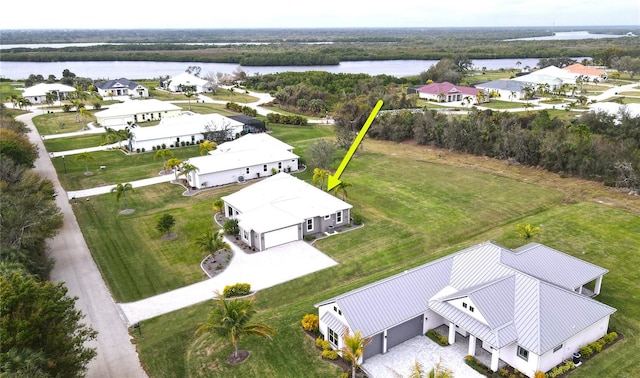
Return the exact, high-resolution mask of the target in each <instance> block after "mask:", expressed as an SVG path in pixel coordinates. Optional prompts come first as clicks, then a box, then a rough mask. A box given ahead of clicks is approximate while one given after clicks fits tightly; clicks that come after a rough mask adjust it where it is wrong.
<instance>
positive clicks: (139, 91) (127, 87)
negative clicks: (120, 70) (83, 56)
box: [94, 78, 149, 98]
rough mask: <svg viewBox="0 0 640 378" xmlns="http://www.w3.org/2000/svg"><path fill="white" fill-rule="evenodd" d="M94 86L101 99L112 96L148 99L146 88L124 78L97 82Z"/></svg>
mask: <svg viewBox="0 0 640 378" xmlns="http://www.w3.org/2000/svg"><path fill="white" fill-rule="evenodd" d="M94 85H95V87H96V89H97V90H98V94H99V95H100V96H102V97H103V98H108V97H113V96H116V97H118V96H127V97H132V98H137V97H149V90H148V89H147V88H146V87H144V86H142V85H140V84H138V83H136V82H135V81H131V80H129V79H125V78H120V79H115V80H107V81H97V82H95V83H94Z"/></svg>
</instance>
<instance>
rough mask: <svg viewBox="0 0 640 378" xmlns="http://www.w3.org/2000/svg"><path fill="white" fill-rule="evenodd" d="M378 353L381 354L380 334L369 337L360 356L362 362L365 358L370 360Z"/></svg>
mask: <svg viewBox="0 0 640 378" xmlns="http://www.w3.org/2000/svg"><path fill="white" fill-rule="evenodd" d="M380 353H382V332H380V333H379V334H377V335H373V337H371V341H370V342H369V344H367V347H366V348H365V349H364V353H363V354H362V361H363V362H364V361H366V360H367V358H371V357H373V356H375V355H378V354H380Z"/></svg>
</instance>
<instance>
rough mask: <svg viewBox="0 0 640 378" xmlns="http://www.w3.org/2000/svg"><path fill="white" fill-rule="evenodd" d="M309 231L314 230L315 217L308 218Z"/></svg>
mask: <svg viewBox="0 0 640 378" xmlns="http://www.w3.org/2000/svg"><path fill="white" fill-rule="evenodd" d="M307 231H313V218H311V219H307Z"/></svg>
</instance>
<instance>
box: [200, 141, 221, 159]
mask: <svg viewBox="0 0 640 378" xmlns="http://www.w3.org/2000/svg"><path fill="white" fill-rule="evenodd" d="M217 147H218V143H216V142H212V141H208V140H205V141H204V142H202V143H200V156H202V155H205V154H207V153H208V152H209V151H213V150H215V149H216V148H217Z"/></svg>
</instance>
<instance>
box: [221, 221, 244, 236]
mask: <svg viewBox="0 0 640 378" xmlns="http://www.w3.org/2000/svg"><path fill="white" fill-rule="evenodd" d="M222 229H223V230H224V233H225V234H227V235H237V234H238V232H240V227H238V220H237V219H229V220H228V221H226V222H224V225H223V226H222Z"/></svg>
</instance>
